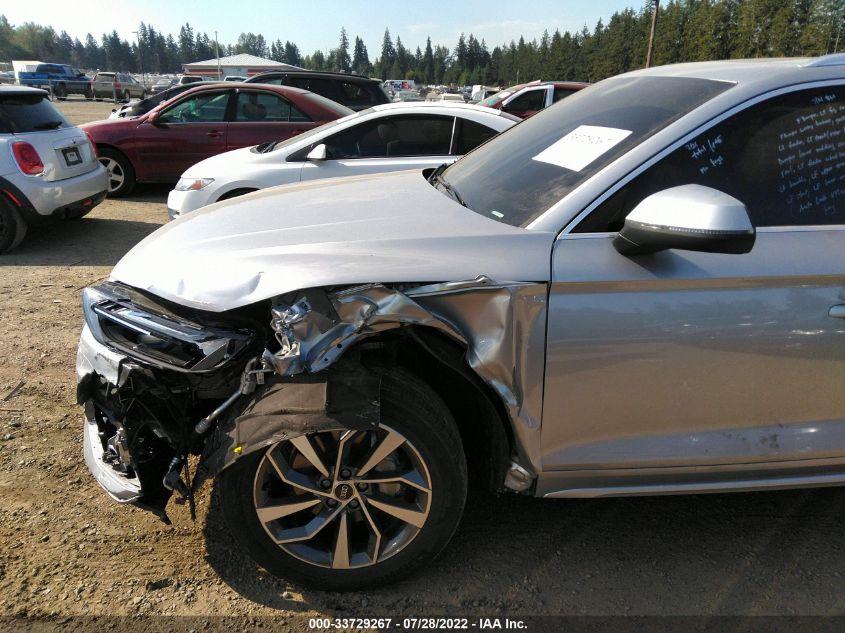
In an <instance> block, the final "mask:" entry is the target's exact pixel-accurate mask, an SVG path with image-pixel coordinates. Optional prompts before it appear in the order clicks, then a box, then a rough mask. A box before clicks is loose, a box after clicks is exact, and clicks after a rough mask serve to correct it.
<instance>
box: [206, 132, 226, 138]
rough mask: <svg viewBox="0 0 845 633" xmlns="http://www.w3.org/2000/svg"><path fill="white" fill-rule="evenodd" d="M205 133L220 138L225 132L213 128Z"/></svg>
mask: <svg viewBox="0 0 845 633" xmlns="http://www.w3.org/2000/svg"><path fill="white" fill-rule="evenodd" d="M205 135H206V136H210V137H211V138H218V137H220V136H223V132H220V131H218V130H211V132H206V133H205Z"/></svg>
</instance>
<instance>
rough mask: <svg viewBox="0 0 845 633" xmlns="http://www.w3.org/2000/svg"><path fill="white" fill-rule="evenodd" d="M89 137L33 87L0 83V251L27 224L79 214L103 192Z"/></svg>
mask: <svg viewBox="0 0 845 633" xmlns="http://www.w3.org/2000/svg"><path fill="white" fill-rule="evenodd" d="M107 178H108V176H107V174H106V170H105V168H104V167H103V166H102V165H101V164H100V162H99V161H98V160H97V153H96V150H95V148H94V145H93V144H92V143H91V141H90V139H89V138H88V137H87V136H86V135H85V133H84V132H82V131H81V130H80V129H79V128H76V127H74V126H73V125H71V124H70V123H68V122H67V120H66V119H65V118H64V117H63V116H62V115H61V114H60V113H59V112H58V111H57V110H56V109H55V108H54V107H53V104H52V103H50V101H49V100H48V99H47V92H46V91H44V90H40V89H37V88H25V87H18V86H0V254H2V253H5V252H7V251H8V250H10V249H12V248H14V247H15V246H17V245H18V244H20V242H21V240H23V238H24V236H25V235H26V231H27V228H28V227H29V226H34V225H38V224H42V223H44V222H46V221H48V220H50V219H72V218H81V217H82V216H84V215H86V214H87V213H88V212H89V211H91V209H93V208H94V207H95V206H97V205H98V204H99V203H100V202H102V201H103V199H104V198H105V196H106V190H107V188H108V180H107Z"/></svg>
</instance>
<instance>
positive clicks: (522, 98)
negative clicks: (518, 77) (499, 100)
mask: <svg viewBox="0 0 845 633" xmlns="http://www.w3.org/2000/svg"><path fill="white" fill-rule="evenodd" d="M545 105H546V89H545V88H538V89H535V90H529V91H527V92H523V93H522V94H521V95H519V96H518V97H517V98H516V99H514V100H513V101H511V102H510V103H509V104H507V105H506V106H505V108H506V109H507V110H513V111H514V112H527V111H532V110H542V109H543V107H544V106H545Z"/></svg>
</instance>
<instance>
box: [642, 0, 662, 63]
mask: <svg viewBox="0 0 845 633" xmlns="http://www.w3.org/2000/svg"><path fill="white" fill-rule="evenodd" d="M659 11H660V0H654V11H653V12H652V14H651V33H650V34H649V36H648V53H646V57H645V67H646V68H651V52H652V49H653V48H654V32H655V31H656V30H657V14H658V12H659Z"/></svg>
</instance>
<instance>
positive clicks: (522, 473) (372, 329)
mask: <svg viewBox="0 0 845 633" xmlns="http://www.w3.org/2000/svg"><path fill="white" fill-rule="evenodd" d="M546 298H547V287H546V285H545V284H541V283H496V282H493V281H491V280H490V279H487V278H484V277H479V278H477V279H474V280H470V281H465V282H450V283H436V284H427V285H423V286H419V285H417V286H413V287H407V288H405V287H401V286H398V287H388V286H386V285H382V284H368V285H364V286H358V287H354V288H344V289H339V290H324V289H311V290H306V291H302V292H295V293H291V294H289V295H285V296H283V297H279V298H277V299H276V300H274V301H273V303H272V306H270V309H269V312H270V316H271V324H270V328H269V330H268V336H267V346H266V348H265V350H264V352H263V353H262V354H261V355H255V356H252V357H251V358H249V359H248V360H244V359H242V360H241V362H231V363H229V365H227V366H222V367H221V368H219V369H216V370H214V371H211V372H205V373H203V374H202V375H198V374H196V373H193V372H191V371H178V372H177V371H173V370H172V369H169V368H167V367H164V366H161V365H159V366H151V364H150V362H149V361H150V356H149V355H145V354H144V353H142V352H139V353H137V354H136V353H133V352H131V351H130V352H129V353H121V351H117V350H116V349H114V346H113V345H110V344H109V341H108V340H102V341H98V340H96V337H95V336H94V334H93V333H92V331H91V329H90V328H89V327H88V326H86V328H85V331H83V335H82V339H81V341H80V348H79V354H78V360H77V373H78V378H79V400H80V403H81V404H85V406H86V413H87V414H88V415H86V417H87V418H88V420H87V421H86V434H85V437H86V456H88V454H89V452H90V455H91V458H90V459H86V461H87V463H88V466H89V469H91V471H92V473H93V474H94V476H95V478H96V479H97V481H98V482H99V483H100V485H101V486H102V487H103V488H104V489H106V491H107V492H108V493H109V494H110V496H112V498H114V499H116V500H118V501H123V502H133V503H140V504H145V505H146V506H148V507H152V508H153V509H154V510H156V512H157V513H159V514H160V515H161V516H162V517H163V518H166V515H165V514H164V507H165V505H166V503H167V500H168V498H169V496H170V494H171V489H173V488H175V489H176V490H179V491H180V492H181V493H182V494H183V496H187V497H190V495H191V493H192V491H193V489H194V488H195V487H196V486H197V485H198V483H199V482H201V481H202V480H204V479H205V478H206V477H210V476H214V475H215V474H216V473H218V472H220V471H221V470H223V469H224V468H226V467H227V466H229V465H230V464H232V463H233V462H234V461H236V460H237V459H239V458H240V457H242V456H243V455H247V454H249V453H251V452H253V451H256V450H260V449H261V448H263V447H266V446H269V445H271V444H273V443H275V442H278V441H281V440H284V439H289V438H292V437H296V436H298V435H301V434H304V433H308V432H311V431H316V430H320V429H324V428H329V427H331V426H334V427H335V428H336V427H337V426H338V425H340V426H343V427H346V428H364V427H372V426H375V425H378V424H379V420H380V416H379V411H380V409H379V384H378V380H377V378H376V377H375V376H376V375H375V374H371V373H368V372H367V371H366V369H365V368H363V367H362V365H361V364H359V363H358V359H357V358H356V355H355V354H353V353H350V352H349V350H350V349H351V348H353V347H356V344H357V343H359V342H361V341H363V340H365V339H368V338H372V337H378V336H379V335H382V334H383V333H386V332H388V331H390V330H400V331H401V330H402V329H403V328H405V329H408V330H414V331H417V330H429V331H431V330H434V331H437V332H439V333H440V334H441V335H443V336H445V337H447V338H449V339H451V340H452V341H454V342H455V343H457V344H458V345H460V346H461V347H463V349H464V350H465V361H466V363H467V364H468V366H469V367H470V368H471V371H472V372H474V373H475V375H476V377H477V379H480V381H481V382H483V383H484V384H485V385H486V386H487V387H488V388H489V389H490V390H491V391H492V392H493V393H494V394H495V395H496V396H497V397H498V398H499V400H500V402H501V405H502V408H503V409H504V410H505V411H506V413H507V416H508V417H509V418H510V420H509V421H510V426H511V429H512V435H513V442H512V444H513V454H512V458H513V464H512V467H511V470H510V472H509V473H508V477H507V480H506V481H505V484H506V485H507V486H508V487H510V488H512V489H514V490H520V491H524V490H526V489H527V488H529V487H530V486H531V484H532V483H533V480H534V478H535V474H536V472H538V470H539V430H540V419H541V407H542V384H543V372H544V365H543V363H544V353H543V350H544V345H545V317H546ZM89 309H91V308H90V306H89V307H87V308H86V310H89ZM149 322H150V321H149V320H146V321H144V323H147V324H149ZM95 326H96V324H95ZM100 334H101V335H102V331H101V332H100ZM124 343H125V341H124ZM122 350H123V351H124V352H125V351H126V348H125V346H124V347H123V348H122ZM209 382H210V383H211V384H209ZM227 385H228V389H229V391H228V392H227V391H225V390H226V388H227ZM202 395H205V396H206V397H205V398H203V397H200V396H202ZM95 427H96V432H95V431H94V429H95ZM89 448H90V450H89ZM189 454H198V455H201V460H200V464H199V466H198V469H197V472H196V477H195V478H194V481H193V484H192V482H191V479H190V478H189V477H188V471H187V470H186V466H185V464H186V458H187V455H189ZM115 471H116V472H115ZM183 471H184V473H185V478H186V479H187V483H185V482H183V481H182V479H181V477H180V475H179V473H180V472H183ZM168 478H169V483H168ZM500 481H501V480H500Z"/></svg>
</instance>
